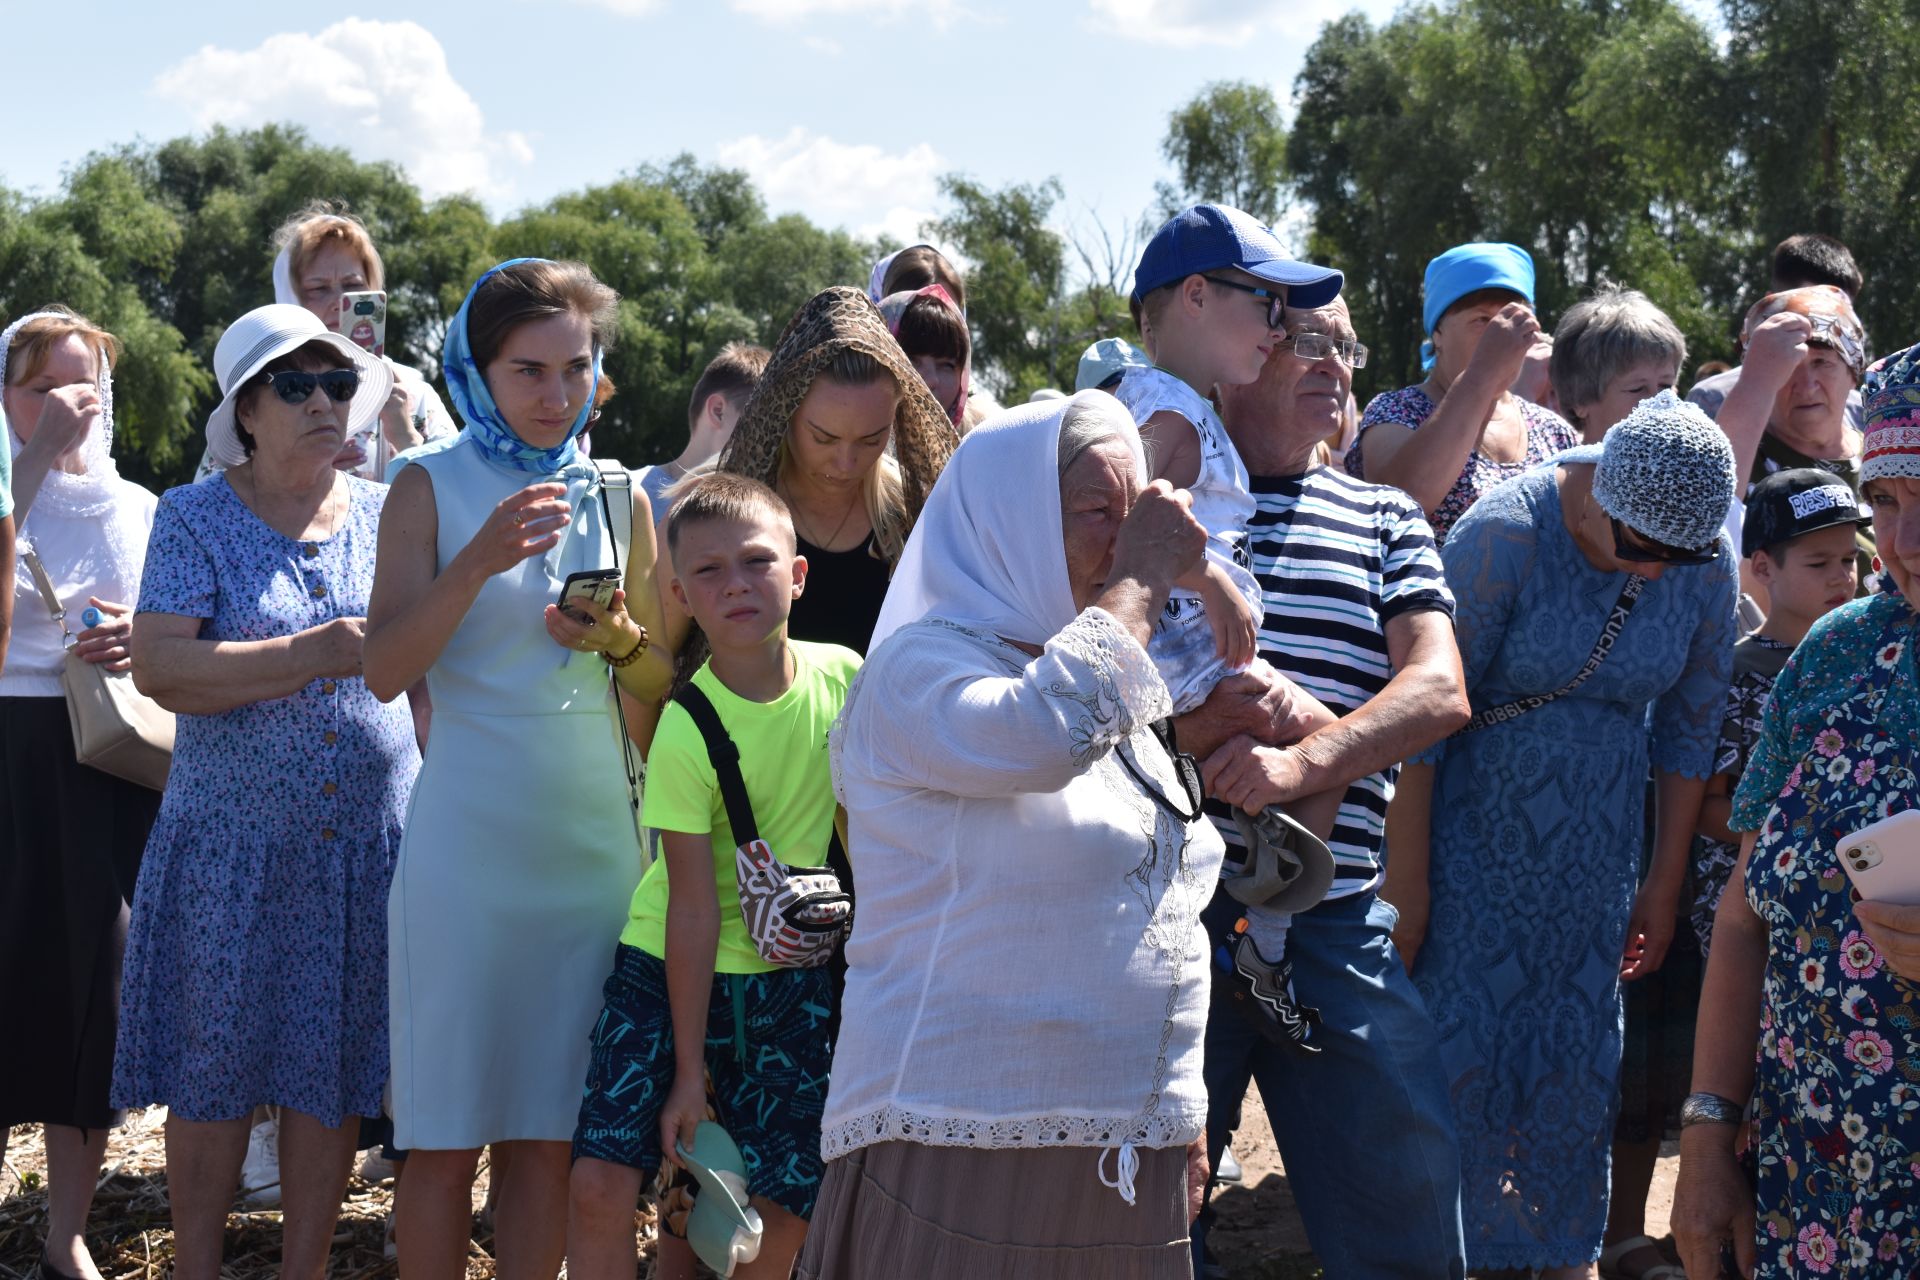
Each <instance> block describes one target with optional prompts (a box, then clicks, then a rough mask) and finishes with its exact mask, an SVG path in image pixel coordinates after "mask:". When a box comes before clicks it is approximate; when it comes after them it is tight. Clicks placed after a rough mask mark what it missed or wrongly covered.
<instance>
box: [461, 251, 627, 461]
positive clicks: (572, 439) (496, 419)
mask: <svg viewBox="0 0 1920 1280" xmlns="http://www.w3.org/2000/svg"><path fill="white" fill-rule="evenodd" d="M545 261H546V259H545V258H510V259H508V260H507V261H505V262H503V263H501V264H500V265H499V266H497V267H494V268H493V269H492V270H490V271H488V272H487V273H486V274H485V275H483V276H481V277H480V278H479V279H478V280H475V281H474V282H473V288H471V289H469V290H467V299H466V301H465V302H462V303H461V304H460V310H459V311H457V312H455V313H454V317H453V323H452V324H450V325H448V326H447V345H446V349H445V351H444V352H443V354H442V357H441V367H442V371H443V372H444V373H445V374H446V378H447V397H448V398H449V399H451V400H452V401H453V407H454V408H455V409H457V410H459V412H460V419H461V421H462V422H464V423H466V432H465V434H466V435H467V436H468V437H469V438H470V439H471V440H472V441H473V443H474V444H475V445H476V446H477V447H478V448H479V450H480V452H481V453H483V454H485V455H486V456H487V457H488V458H490V459H491V460H493V461H494V462H497V463H499V464H500V465H501V466H505V467H513V468H515V469H516V470H520V471H530V472H532V473H533V474H535V475H553V474H555V473H557V472H559V471H562V470H564V469H565V468H566V467H568V466H570V465H571V464H573V463H575V462H578V461H579V460H580V449H579V446H578V445H577V444H576V441H578V440H579V438H580V433H581V432H582V431H584V430H585V429H586V426H587V422H588V420H589V419H590V418H592V417H593V400H594V394H593V393H594V392H597V391H599V389H600V348H599V346H598V344H596V345H595V346H594V349H593V391H592V392H589V393H588V395H587V402H586V403H585V404H584V405H582V406H580V416H579V417H577V418H575V419H574V420H573V427H572V429H571V430H569V431H568V432H567V438H566V439H565V440H563V441H561V442H560V443H559V444H557V445H555V446H554V447H553V448H551V449H540V448H536V447H535V446H533V445H530V444H528V443H527V442H526V441H525V440H522V439H521V438H520V437H519V436H518V435H517V434H515V433H514V430H513V428H512V427H510V426H508V425H507V420H506V418H505V417H503V416H502V415H501V413H500V410H499V407H498V406H496V405H495V404H494V403H493V393H492V392H490V391H488V390H487V380H486V378H485V377H484V376H483V375H482V372H481V369H480V366H479V365H478V364H476V363H475V362H474V359H473V346H472V344H471V343H470V342H469V340H468V337H467V313H468V312H469V311H470V310H472V308H473V299H474V297H475V295H477V294H478V293H479V292H480V286H481V285H483V284H485V283H486V282H487V281H489V280H491V279H492V278H493V277H494V276H495V275H497V274H498V273H499V272H501V271H504V270H506V269H507V268H508V267H512V266H518V265H519V264H520V263H522V262H545Z"/></svg>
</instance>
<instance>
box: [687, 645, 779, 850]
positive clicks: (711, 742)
mask: <svg viewBox="0 0 1920 1280" xmlns="http://www.w3.org/2000/svg"><path fill="white" fill-rule="evenodd" d="M673 700H674V701H675V702H677V703H679V704H680V705H681V706H682V707H684V708H685V709H686V712H687V714H688V715H690V716H692V717H693V727H694V728H696V729H698V730H699V731H700V736H701V737H702V738H704V739H706V743H707V759H709V760H711V761H712V762H713V774H714V777H715V778H717V779H718V780H719V783H720V799H721V800H722V801H723V802H724V803H725V804H726V806H727V825H728V826H730V827H732V828H733V842H734V843H735V844H736V845H747V844H752V843H753V842H754V841H755V840H758V839H759V838H760V828H759V826H758V825H757V824H756V823H755V822H754V820H753V806H752V805H751V804H749V803H748V802H747V780H746V779H745V778H743V777H741V776H740V748H738V747H736V746H734V745H733V739H732V738H731V737H729V736H728V734H727V727H726V726H725V725H723V724H721V723H720V713H719V712H718V711H715V710H714V708H713V703H712V702H711V701H710V700H709V699H708V698H707V695H706V694H705V693H704V692H702V691H701V689H700V686H699V685H696V684H695V683H693V681H691V680H689V681H687V683H686V684H684V685H682V686H680V689H679V691H678V692H676V693H675V694H674V695H673Z"/></svg>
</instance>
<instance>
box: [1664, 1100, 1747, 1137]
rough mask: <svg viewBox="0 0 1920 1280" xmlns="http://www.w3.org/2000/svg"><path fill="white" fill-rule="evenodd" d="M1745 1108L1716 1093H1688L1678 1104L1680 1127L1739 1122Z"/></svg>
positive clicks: (1744, 1114)
mask: <svg viewBox="0 0 1920 1280" xmlns="http://www.w3.org/2000/svg"><path fill="white" fill-rule="evenodd" d="M1746 1112H1747V1109H1746V1108H1745V1107H1743V1106H1741V1105H1740V1104H1739V1103H1737V1102H1734V1101H1733V1100H1731V1099H1729V1098H1723V1097H1721V1096H1720V1095H1719V1094H1717V1093H1690V1094H1688V1095H1687V1100H1686V1101H1685V1102H1683V1103H1681V1104H1680V1127H1681V1128H1682V1129H1685V1128H1687V1127H1688V1126H1690V1125H1696V1124H1739V1123H1740V1122H1741V1121H1742V1120H1743V1119H1745V1118H1746Z"/></svg>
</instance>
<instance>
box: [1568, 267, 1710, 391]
mask: <svg viewBox="0 0 1920 1280" xmlns="http://www.w3.org/2000/svg"><path fill="white" fill-rule="evenodd" d="M1647 360H1659V361H1661V362H1663V363H1667V362H1670V363H1671V364H1672V365H1673V368H1674V372H1675V374H1676V375H1677V374H1678V373H1679V370H1680V366H1681V365H1683V364H1685V363H1686V360H1687V339H1686V337H1685V336H1684V335H1683V334H1682V333H1681V332H1680V327H1679V326H1678V325H1676V324H1674V322H1673V321H1672V320H1671V319H1669V318H1668V316H1667V313H1666V312H1664V311H1662V310H1661V309H1660V308H1659V307H1656V306H1654V305H1653V300H1652V299H1651V298H1649V297H1647V295H1646V294H1644V293H1641V292H1640V291H1639V290H1638V289H1623V288H1621V287H1619V286H1618V285H1603V286H1601V288H1600V290H1599V292H1597V293H1595V294H1594V295H1593V296H1592V297H1590V298H1582V299H1581V300H1580V301H1579V302H1576V303H1574V304H1573V305H1572V306H1571V307H1568V308H1567V313H1566V314H1565V315H1563V316H1561V317H1560V324H1559V326H1558V327H1557V328H1555V329H1554V331H1553V361H1552V363H1551V364H1550V365H1549V366H1548V371H1549V373H1550V374H1551V376H1552V378H1553V390H1554V392H1555V394H1556V395H1558V396H1559V398H1560V409H1561V412H1563V413H1565V414H1566V415H1567V416H1568V417H1569V418H1574V419H1576V421H1577V415H1578V414H1579V412H1580V411H1581V410H1583V409H1585V408H1586V407H1587V406H1588V405H1591V404H1594V403H1595V402H1597V401H1598V400H1599V399H1600V397H1601V396H1602V395H1604V394H1605V393H1606V389H1607V384H1608V383H1609V382H1611V381H1613V380H1614V379H1615V378H1617V377H1619V376H1620V374H1621V373H1623V372H1625V371H1626V370H1628V369H1631V368H1632V367H1633V366H1634V365H1637V364H1640V363H1642V362H1643V361H1647Z"/></svg>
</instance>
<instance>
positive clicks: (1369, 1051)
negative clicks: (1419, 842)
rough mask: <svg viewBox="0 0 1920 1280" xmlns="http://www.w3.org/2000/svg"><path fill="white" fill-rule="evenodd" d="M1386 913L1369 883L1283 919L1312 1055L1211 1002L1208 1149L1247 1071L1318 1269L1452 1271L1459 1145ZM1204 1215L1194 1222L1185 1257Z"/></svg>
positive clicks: (1349, 1274)
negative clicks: (1310, 1010)
mask: <svg viewBox="0 0 1920 1280" xmlns="http://www.w3.org/2000/svg"><path fill="white" fill-rule="evenodd" d="M1220 907H1221V904H1220V903H1219V901H1218V900H1216V903H1215V909H1216V910H1218V909H1220ZM1398 919H1399V916H1398V913H1396V912H1395V911H1394V909H1393V908H1392V907H1391V906H1390V905H1388V904H1387V903H1385V902H1382V901H1380V900H1379V898H1378V897H1376V896H1375V895H1374V894H1372V893H1363V894H1358V895H1356V896H1354V897H1351V898H1342V899H1339V900H1338V901H1335V902H1327V903H1323V904H1321V905H1320V906H1318V907H1315V908H1314V909H1313V910H1311V911H1307V912H1303V913H1302V914H1300V915H1297V916H1295V917H1294V918H1293V932H1292V935H1291V936H1290V937H1289V938H1288V941H1287V954H1288V956H1289V957H1290V958H1291V959H1292V961H1293V988H1294V992H1295V994H1296V995H1297V996H1298V997H1299V999H1300V1002H1301V1003H1302V1004H1305V1005H1310V1006H1314V1007H1317V1008H1318V1009H1319V1010H1320V1017H1321V1023H1320V1025H1319V1026H1317V1027H1315V1028H1314V1031H1313V1041H1312V1043H1313V1044H1314V1045H1315V1046H1317V1047H1318V1048H1319V1050H1320V1052H1319V1053H1309V1052H1307V1051H1305V1050H1302V1049H1297V1048H1291V1047H1288V1046H1283V1045H1276V1044H1271V1043H1269V1042H1268V1041H1266V1040H1264V1039H1262V1038H1261V1036H1260V1033H1259V1032H1258V1031H1257V1030H1256V1029H1255V1028H1254V1027H1252V1026H1251V1025H1250V1024H1249V1023H1248V1022H1247V1021H1246V1020H1245V1018H1244V1016H1243V1015H1241V1014H1239V1013H1237V1012H1235V1011H1233V1010H1232V1009H1229V1008H1227V1007H1226V1006H1224V1005H1222V1004H1220V1003H1218V1002H1216V1003H1215V1004H1214V1006H1213V1010H1212V1012H1211V1014H1210V1016H1209V1017H1208V1019H1207V1044H1206V1081H1207V1098H1208V1116H1207V1155H1208V1157H1209V1158H1210V1159H1211V1160H1213V1161H1214V1162H1215V1163H1218V1161H1219V1159H1220V1151H1221V1149H1222V1148H1223V1147H1225V1146H1226V1145H1227V1139H1228V1138H1229V1137H1230V1136H1231V1134H1232V1129H1233V1125H1234V1124H1235V1122H1236V1119H1237V1117H1238V1115H1239V1111H1240V1102H1241V1099H1242V1098H1244V1097H1245V1096H1246V1092H1247V1082H1248V1081H1250V1080H1253V1081H1258V1082H1259V1085H1260V1096H1261V1098H1262V1099H1263V1100H1264V1101H1265V1102H1266V1105H1267V1118H1268V1120H1269V1121H1270V1122H1271V1124H1272V1125H1273V1136H1274V1139H1275V1140H1276V1142H1278V1144H1279V1147H1280V1158H1281V1160H1282V1162H1284V1163H1285V1165H1286V1169H1287V1179H1288V1182H1289V1183H1290V1184H1291V1186H1292V1188H1293V1195H1294V1199H1295V1200H1296V1201H1297V1202H1298V1203H1299V1205H1300V1216H1301V1217H1302V1219H1304V1221H1305V1223H1306V1228H1307V1239H1308V1241H1309V1242H1310V1243H1311V1244H1312V1245H1313V1252H1314V1254H1315V1255H1316V1256H1317V1257H1318V1258H1319V1260H1320V1265H1321V1266H1322V1267H1324V1268H1325V1269H1326V1273H1327V1275H1328V1276H1332V1277H1338V1278H1339V1280H1370V1278H1371V1277H1389V1276H1391V1277H1405V1278H1406V1280H1436V1278H1438V1277H1448V1278H1449V1280H1460V1277H1463V1276H1465V1275H1466V1269H1467V1264H1466V1247H1465V1243H1464V1241H1463V1238H1462V1234H1461V1226H1460V1152H1459V1147H1458V1145H1457V1144H1456V1142H1455V1140H1454V1130H1453V1113H1452V1110H1451V1107H1450V1105H1449V1103H1448V1094H1447V1079H1446V1076H1445V1074H1444V1073H1443V1072H1442V1071H1441V1069H1440V1054H1439V1046H1438V1039H1439V1037H1438V1034H1437V1033H1436V1032H1435V1030H1434V1025H1433V1019H1432V1018H1431V1017H1429V1016H1428V1014H1427V1007H1426V1005H1425V1004H1424V1003H1423V1002H1422V1001H1421V999H1420V994H1419V992H1417V991H1415V990H1414V988H1413V983H1412V982H1411V981H1409V980H1408V978H1407V972H1406V969H1405V967H1404V966H1403V965H1402V964H1401V963H1400V953H1399V952H1397V951H1395V950H1394V948H1393V942H1392V939H1391V937H1390V935H1391V933H1392V931H1393V926H1394V924H1395V922H1396V921H1397V920H1398ZM1215 981H1220V978H1219V976H1218V975H1217V974H1216V975H1215ZM1211 1216H1212V1214H1211V1211H1209V1212H1208V1213H1204V1214H1202V1215H1201V1218H1200V1221H1199V1222H1198V1223H1197V1224H1196V1225H1195V1228H1194V1232H1195V1257H1196V1261H1197V1259H1198V1258H1199V1256H1200V1249H1201V1248H1202V1247H1203V1245H1204V1241H1205V1232H1206V1229H1207V1225H1208V1222H1209V1219H1210V1218H1211Z"/></svg>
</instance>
